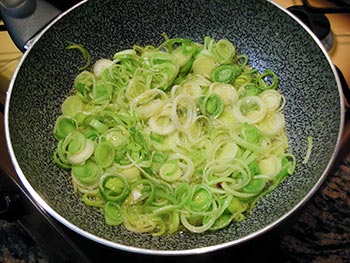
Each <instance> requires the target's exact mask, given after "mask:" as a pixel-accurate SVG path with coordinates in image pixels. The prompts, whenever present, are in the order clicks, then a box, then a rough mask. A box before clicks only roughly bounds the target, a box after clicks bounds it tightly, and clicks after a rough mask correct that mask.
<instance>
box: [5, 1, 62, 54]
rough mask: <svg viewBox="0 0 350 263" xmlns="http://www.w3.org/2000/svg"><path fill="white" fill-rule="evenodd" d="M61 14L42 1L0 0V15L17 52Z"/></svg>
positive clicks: (23, 49)
mask: <svg viewBox="0 0 350 263" xmlns="http://www.w3.org/2000/svg"><path fill="white" fill-rule="evenodd" d="M60 13H61V11H60V10H59V9H57V8H56V7H54V6H53V5H51V4H50V3H48V2H46V1H44V0H0V15H1V18H2V20H3V21H4V24H5V25H6V28H7V30H8V32H9V34H10V36H11V38H12V40H13V42H14V43H15V44H16V46H17V47H18V49H19V50H21V51H22V52H24V51H26V49H27V48H28V46H27V44H28V43H30V42H29V41H30V40H31V39H33V38H34V37H35V35H36V34H37V33H38V32H39V31H40V30H41V29H43V28H44V27H45V26H46V25H47V24H48V23H49V22H50V21H52V20H53V19H54V18H55V17H56V16H58V15H59V14H60Z"/></svg>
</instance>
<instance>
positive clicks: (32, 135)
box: [5, 0, 344, 255]
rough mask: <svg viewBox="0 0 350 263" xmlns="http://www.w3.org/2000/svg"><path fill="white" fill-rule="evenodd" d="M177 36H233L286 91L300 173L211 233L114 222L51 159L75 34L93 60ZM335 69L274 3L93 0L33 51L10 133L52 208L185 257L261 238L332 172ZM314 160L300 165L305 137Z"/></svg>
mask: <svg viewBox="0 0 350 263" xmlns="http://www.w3.org/2000/svg"><path fill="white" fill-rule="evenodd" d="M162 32H166V33H167V34H168V36H169V37H182V38H191V39H193V40H194V41H202V39H203V38H204V36H207V35H209V36H211V37H213V38H216V39H221V38H228V39H229V40H231V41H232V42H233V43H235V45H236V46H237V48H238V51H239V52H241V53H245V54H247V55H248V56H249V58H250V65H252V66H253V67H255V68H257V69H258V70H259V71H263V70H265V69H267V68H269V69H272V70H274V71H275V72H276V74H277V75H278V76H279V78H280V89H281V91H282V93H283V94H284V96H285V97H286V100H287V104H286V107H285V109H284V114H285V116H286V123H287V133H288V138H289V143H290V150H291V152H292V153H293V154H295V156H296V158H297V167H296V171H295V174H294V175H293V176H290V177H288V178H287V179H286V180H285V181H283V183H282V184H281V185H280V186H279V187H278V188H277V189H276V191H274V192H272V193H271V194H269V195H267V196H266V197H264V198H263V199H262V200H261V201H259V202H258V203H257V205H256V208H255V210H254V211H253V213H252V214H251V215H250V216H249V217H248V218H247V219H246V220H245V221H243V222H241V223H237V224H232V225H231V226H230V227H228V228H226V229H224V230H221V231H218V232H209V233H205V234H191V233H187V232H182V233H178V234H175V235H172V236H162V237H157V238H155V237H150V236H149V235H140V234H135V233H130V232H128V231H127V230H126V229H124V228H115V227H110V226H107V225H106V224H105V223H104V220H103V216H102V215H101V214H100V213H99V212H98V211H96V210H94V209H92V208H90V207H87V206H85V205H84V204H83V203H82V202H81V201H80V200H79V197H78V196H77V195H76V194H74V192H73V189H72V186H71V183H70V182H69V180H68V179H67V178H68V177H67V176H64V175H65V173H66V172H65V171H63V170H61V169H59V168H58V167H57V166H56V165H55V163H54V162H53V159H52V153H53V151H54V149H55V147H56V142H55V139H54V138H53V135H52V131H53V127H54V123H55V120H56V118H57V117H58V116H59V115H60V105H61V104H62V102H63V100H64V99H65V97H66V96H67V95H68V94H69V93H70V91H71V87H72V83H73V80H74V77H75V76H76V75H77V74H78V73H79V70H78V68H79V67H80V66H81V65H82V61H81V56H80V54H79V53H78V52H67V50H66V49H65V47H66V46H67V41H71V42H75V43H80V44H82V45H84V46H85V47H86V48H87V49H88V50H89V51H90V52H91V55H92V61H95V60H97V59H99V58H101V57H104V58H111V57H112V56H113V54H114V53H115V52H116V51H119V50H122V49H126V48H130V47H131V46H132V45H133V44H138V45H145V44H153V45H159V44H160V43H161V42H162V41H163V38H162V36H161V33H162ZM338 82H339V81H338V77H337V75H336V71H335V68H334V66H333V65H332V64H331V63H330V59H329V57H328V56H327V54H326V52H325V50H324V49H323V48H322V46H321V45H320V42H319V41H318V40H317V39H316V38H315V36H314V35H313V34H311V33H310V31H309V30H307V29H306V28H305V27H303V26H302V25H301V24H300V23H299V22H298V21H296V19H295V18H294V17H292V16H291V15H290V14H289V13H287V12H286V11H285V10H283V9H281V8H279V7H277V6H275V5H274V4H273V3H270V2H267V1H262V0H259V1H249V0H239V1H233V0H231V1H230V0H215V1H207V0H194V1H181V0H175V1H166V0H160V1H156V0H149V1H141V0H134V1H118V2H117V1H113V0H107V1H88V2H84V3H82V4H80V5H78V6H76V7H74V8H72V9H71V10H69V12H67V13H64V14H63V15H60V16H58V17H57V18H56V19H55V20H54V22H52V23H51V24H50V25H49V26H48V27H46V28H45V29H44V30H43V31H42V32H41V33H40V34H39V36H38V37H37V39H36V40H35V41H34V44H32V46H31V47H30V48H29V50H28V51H26V52H25V54H24V56H23V59H22V60H21V62H20V65H19V67H18V68H17V70H16V72H15V75H14V78H13V80H12V82H11V86H10V88H9V92H8V96H7V102H6V108H5V115H6V120H5V126H6V127H5V128H6V139H7V142H8V146H9V149H10V155H11V158H12V161H13V164H14V166H15V168H16V171H17V173H18V176H19V177H20V179H21V181H22V183H23V185H24V186H25V187H26V189H27V190H28V192H29V193H30V195H31V196H32V198H33V199H34V200H35V201H36V202H37V203H38V204H39V205H40V206H42V207H43V209H45V210H46V211H47V212H48V213H49V214H50V215H52V216H53V217H54V218H56V219H57V220H58V221H60V222H61V223H62V224H64V225H66V226H67V227H69V228H70V229H72V230H74V231H76V232H77V233H79V234H81V235H83V236H85V237H87V238H89V239H91V240H93V241H96V242H98V243H101V244H102V245H106V246H109V247H112V248H116V249H121V250H126V251H130V252H136V253H146V254H156V255H186V254H197V253H203V252H210V251H213V250H217V249H221V248H225V247H229V246H235V245H237V244H240V243H243V242H245V241H247V240H250V239H253V238H255V237H257V236H259V235H261V234H263V233H265V232H266V231H268V230H269V229H271V228H273V227H274V226H276V225H277V224H279V223H281V222H282V221H284V220H285V219H286V218H288V217H290V216H291V215H292V214H293V213H294V212H295V211H296V210H297V209H298V208H300V207H301V206H302V205H303V204H305V202H306V201H307V200H308V199H309V198H310V197H311V196H312V195H313V194H314V193H315V191H316V190H317V189H318V187H319V186H320V184H321V183H322V182H323V180H324V179H325V177H326V175H327V172H328V171H329V169H330V167H331V165H332V162H333V161H334V159H335V156H336V153H337V151H338V147H339V141H340V136H341V131H342V127H343V122H344V112H343V103H342V100H341V91H340V89H339V85H338ZM308 136H312V137H313V147H312V152H311V156H310V160H309V161H308V162H307V163H306V164H302V160H303V158H304V156H305V154H306V150H307V137H308Z"/></svg>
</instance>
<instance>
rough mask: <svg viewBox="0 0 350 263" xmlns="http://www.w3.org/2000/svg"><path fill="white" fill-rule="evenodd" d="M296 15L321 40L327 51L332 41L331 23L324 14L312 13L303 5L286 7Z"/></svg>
mask: <svg viewBox="0 0 350 263" xmlns="http://www.w3.org/2000/svg"><path fill="white" fill-rule="evenodd" d="M287 9H288V10H289V11H290V12H291V13H292V14H294V15H295V16H297V17H298V18H299V19H300V20H301V21H302V22H303V23H304V24H305V25H306V26H307V27H308V28H310V29H311V31H312V32H313V33H314V34H315V35H316V36H317V38H318V39H319V40H321V43H322V45H323V46H324V47H325V49H326V50H327V51H329V50H330V49H331V48H332V46H333V43H334V38H333V34H332V31H331V25H330V23H329V20H328V18H327V17H326V16H325V15H324V14H320V13H314V12H312V11H310V10H308V9H307V8H305V7H304V6H299V5H296V6H291V7H288V8H287Z"/></svg>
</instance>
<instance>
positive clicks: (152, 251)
mask: <svg viewBox="0 0 350 263" xmlns="http://www.w3.org/2000/svg"><path fill="white" fill-rule="evenodd" d="M87 2H88V0H84V1H82V2H80V3H78V4H76V5H74V6H73V7H71V8H70V9H68V10H67V11H65V12H63V13H62V14H60V15H59V16H57V17H56V18H55V19H54V20H53V21H52V22H51V23H49V24H48V25H47V26H46V27H45V29H43V30H42V31H41V32H40V33H39V34H38V35H37V36H36V37H35V39H34V40H33V43H32V44H31V45H30V47H29V48H28V50H27V51H26V52H25V54H24V55H23V56H22V58H21V60H20V61H19V63H18V65H17V68H16V70H15V72H14V75H13V77H12V79H11V82H10V85H9V89H8V92H7V97H6V103H5V138H6V142H7V146H8V150H9V154H10V158H11V161H12V164H13V165H14V168H15V171H16V173H17V175H18V177H19V179H20V181H21V183H22V184H23V185H24V187H25V189H26V191H27V192H28V194H29V196H31V197H32V200H33V201H34V202H35V203H36V204H38V205H39V207H42V208H43V210H44V211H46V212H47V213H48V214H49V215H51V216H53V217H54V218H55V219H57V220H58V221H59V222H60V223H62V224H63V225H64V226H66V227H68V228H69V229H71V230H73V231H74V232H76V233H78V234H80V235H82V236H84V237H86V238H88V239H90V240H92V241H95V242H98V243H100V244H102V245H106V246H108V247H111V248H114V249H120V250H123V251H126V252H132V253H139V254H145V255H159V256H185V255H195V254H203V253H208V252H213V251H216V250H220V249H224V248H228V247H231V246H235V245H238V244H242V243H245V242H247V241H249V240H251V239H253V238H256V237H258V236H260V235H262V234H264V233H266V232H268V231H269V230H271V229H273V228H274V227H276V226H278V225H279V224H281V223H282V222H283V221H285V220H286V219H287V218H288V217H290V216H291V215H292V214H294V213H295V212H296V211H297V210H299V209H300V208H301V207H302V206H303V205H305V204H306V202H307V201H308V200H309V199H310V198H311V197H312V196H313V195H314V194H315V193H316V191H317V190H318V189H319V188H320V186H321V184H322V183H323V182H324V180H325V179H326V176H327V174H328V173H329V171H330V169H331V167H332V165H333V164H334V162H335V159H336V157H337V154H338V152H339V149H340V142H341V137H342V131H343V127H344V122H345V117H344V116H345V108H344V101H343V99H342V96H343V92H342V89H341V84H340V79H339V76H338V74H337V72H336V69H335V66H334V64H333V62H332V61H331V59H330V56H329V55H328V53H327V51H326V49H325V48H324V47H323V45H322V43H321V41H320V40H319V39H318V38H317V37H316V36H315V34H314V33H313V32H312V31H311V30H310V29H309V28H307V27H306V25H305V24H303V22H301V20H300V19H298V18H297V17H296V16H295V15H293V14H292V13H291V12H289V11H288V10H286V9H284V8H283V7H281V6H280V5H278V4H276V3H274V2H273V1H272V0H267V2H269V3H270V4H272V5H274V6H275V7H276V8H279V9H280V10H282V11H283V12H285V13H286V15H289V16H290V17H292V18H293V19H294V20H295V21H297V22H298V23H299V25H300V26H301V27H302V28H304V30H306V31H307V32H308V34H310V35H311V37H312V38H313V40H314V41H315V42H316V44H317V45H318V46H319V48H320V49H321V51H322V53H323V55H324V56H325V58H326V59H327V61H328V64H329V65H330V67H331V69H332V71H333V75H334V77H335V80H336V83H337V87H338V93H339V100H340V103H339V105H340V114H341V117H340V125H339V132H338V136H337V141H336V143H335V147H334V151H333V154H332V156H331V158H330V160H329V162H328V164H327V166H326V168H325V170H324V171H323V173H322V175H320V177H319V179H318V180H317V182H316V183H315V184H314V186H313V187H312V188H311V189H310V191H308V193H307V194H306V195H305V196H304V198H302V199H301V200H300V201H299V202H298V203H297V204H296V205H295V206H294V207H293V208H292V209H290V210H289V211H288V212H286V213H285V214H284V215H282V216H281V217H279V218H278V219H277V220H275V221H273V222H272V223H270V224H268V225H266V226H265V227H264V228H262V229H260V230H258V231H255V232H253V233H251V234H249V235H247V236H244V237H242V238H239V239H236V240H233V241H229V242H226V243H222V244H218V245H213V246H207V247H200V248H193V249H187V250H186V249H185V250H156V249H148V248H140V247H133V246H129V245H124V244H120V243H116V242H113V241H110V240H107V239H104V238H101V237H98V236H97V235H95V234H92V233H90V232H88V231H86V230H83V229H81V228H79V227H77V226H76V225H75V224H74V223H72V222H70V221H69V220H67V219H66V218H64V217H63V216H61V215H60V214H59V213H58V212H56V211H55V210H54V209H53V208H52V207H51V206H50V205H49V204H48V203H47V202H46V201H45V200H44V199H43V198H42V197H41V196H40V195H39V194H38V193H37V192H36V191H35V189H34V188H33V187H32V186H31V184H30V183H29V181H28V179H27V178H26V176H25V175H24V173H23V171H22V169H21V167H20V166H19V163H18V161H17V158H16V156H15V153H14V149H13V148H12V143H11V135H10V129H9V107H10V106H9V104H10V100H11V94H12V90H13V88H14V83H15V79H16V77H17V75H18V72H19V70H20V68H21V65H22V64H23V61H24V60H25V59H26V57H27V55H28V54H29V53H30V50H31V49H32V48H33V47H34V46H35V44H36V43H37V42H38V41H39V40H40V38H41V36H42V35H43V34H45V32H46V31H48V30H49V29H50V28H51V27H52V26H53V25H54V24H55V23H56V22H57V21H59V20H60V19H61V18H62V17H63V16H65V15H67V14H68V13H69V12H71V11H72V10H74V9H75V8H77V7H79V6H80V5H82V4H85V3H87Z"/></svg>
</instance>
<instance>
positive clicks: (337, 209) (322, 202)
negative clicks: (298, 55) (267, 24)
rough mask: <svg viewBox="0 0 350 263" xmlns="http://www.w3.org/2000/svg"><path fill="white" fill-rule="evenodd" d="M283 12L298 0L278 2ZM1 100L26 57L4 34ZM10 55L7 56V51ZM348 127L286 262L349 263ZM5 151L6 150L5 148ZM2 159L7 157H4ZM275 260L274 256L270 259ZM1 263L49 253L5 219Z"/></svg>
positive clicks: (342, 60)
mask: <svg viewBox="0 0 350 263" xmlns="http://www.w3.org/2000/svg"><path fill="white" fill-rule="evenodd" d="M275 2H277V3H278V4H280V5H281V6H282V7H288V6H291V5H296V4H301V1H299V0H276V1H275ZM327 16H328V17H329V18H330V19H331V20H332V32H333V34H334V36H335V45H334V47H333V48H332V49H331V50H330V51H329V55H330V57H331V59H332V61H333V62H334V63H335V64H336V65H337V66H338V67H339V68H340V69H341V70H342V72H343V74H344V77H345V79H346V82H347V84H348V85H349V84H350V52H349V51H350V24H349V20H350V19H349V17H350V16H349V14H341V15H340V14H332V15H327ZM0 39H1V41H0V84H1V85H0V86H1V100H2V101H3V100H4V98H5V91H6V86H7V84H8V81H9V79H10V78H11V74H12V73H13V70H14V68H15V66H16V63H17V61H18V59H19V58H20V57H21V53H20V52H19V51H18V50H17V48H15V47H14V45H13V44H12V43H11V41H10V40H9V38H8V36H7V35H6V33H4V32H0ZM5 51H6V52H5ZM349 130H350V129H349V122H347V125H346V127H345V130H344V136H343V143H342V145H343V147H342V150H341V151H340V153H339V156H338V159H337V161H336V163H335V165H334V168H333V170H332V171H331V172H330V173H329V175H328V177H327V179H326V181H325V182H324V183H323V185H322V186H321V188H320V189H319V190H318V191H317V193H316V194H315V196H314V197H313V198H312V199H311V201H310V202H309V204H308V205H307V207H306V208H305V209H304V210H303V212H302V213H301V215H300V216H299V218H298V220H297V221H296V222H295V223H294V224H293V226H292V227H291V228H290V230H289V231H288V232H287V234H286V235H285V236H284V238H283V240H282V242H281V243H280V246H279V248H277V249H278V251H276V253H280V254H281V255H282V258H283V259H284V261H285V262H315V263H316V262H317V263H323V262H336V263H337V262H339V263H340V262H350V152H349V150H348V149H350V143H349V141H350V140H349ZM1 147H2V146H1ZM1 158H2V157H1ZM271 257H272V258H273V255H271ZM0 262H4V263H9V262H42V263H44V262H48V260H47V258H46V256H45V254H44V253H43V251H41V249H40V248H39V247H38V246H37V245H36V244H35V242H34V241H33V240H32V239H31V238H30V237H29V236H28V235H27V234H26V233H25V231H24V230H23V229H22V228H21V227H20V225H19V224H18V223H16V222H14V223H8V222H6V221H2V220H0Z"/></svg>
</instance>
